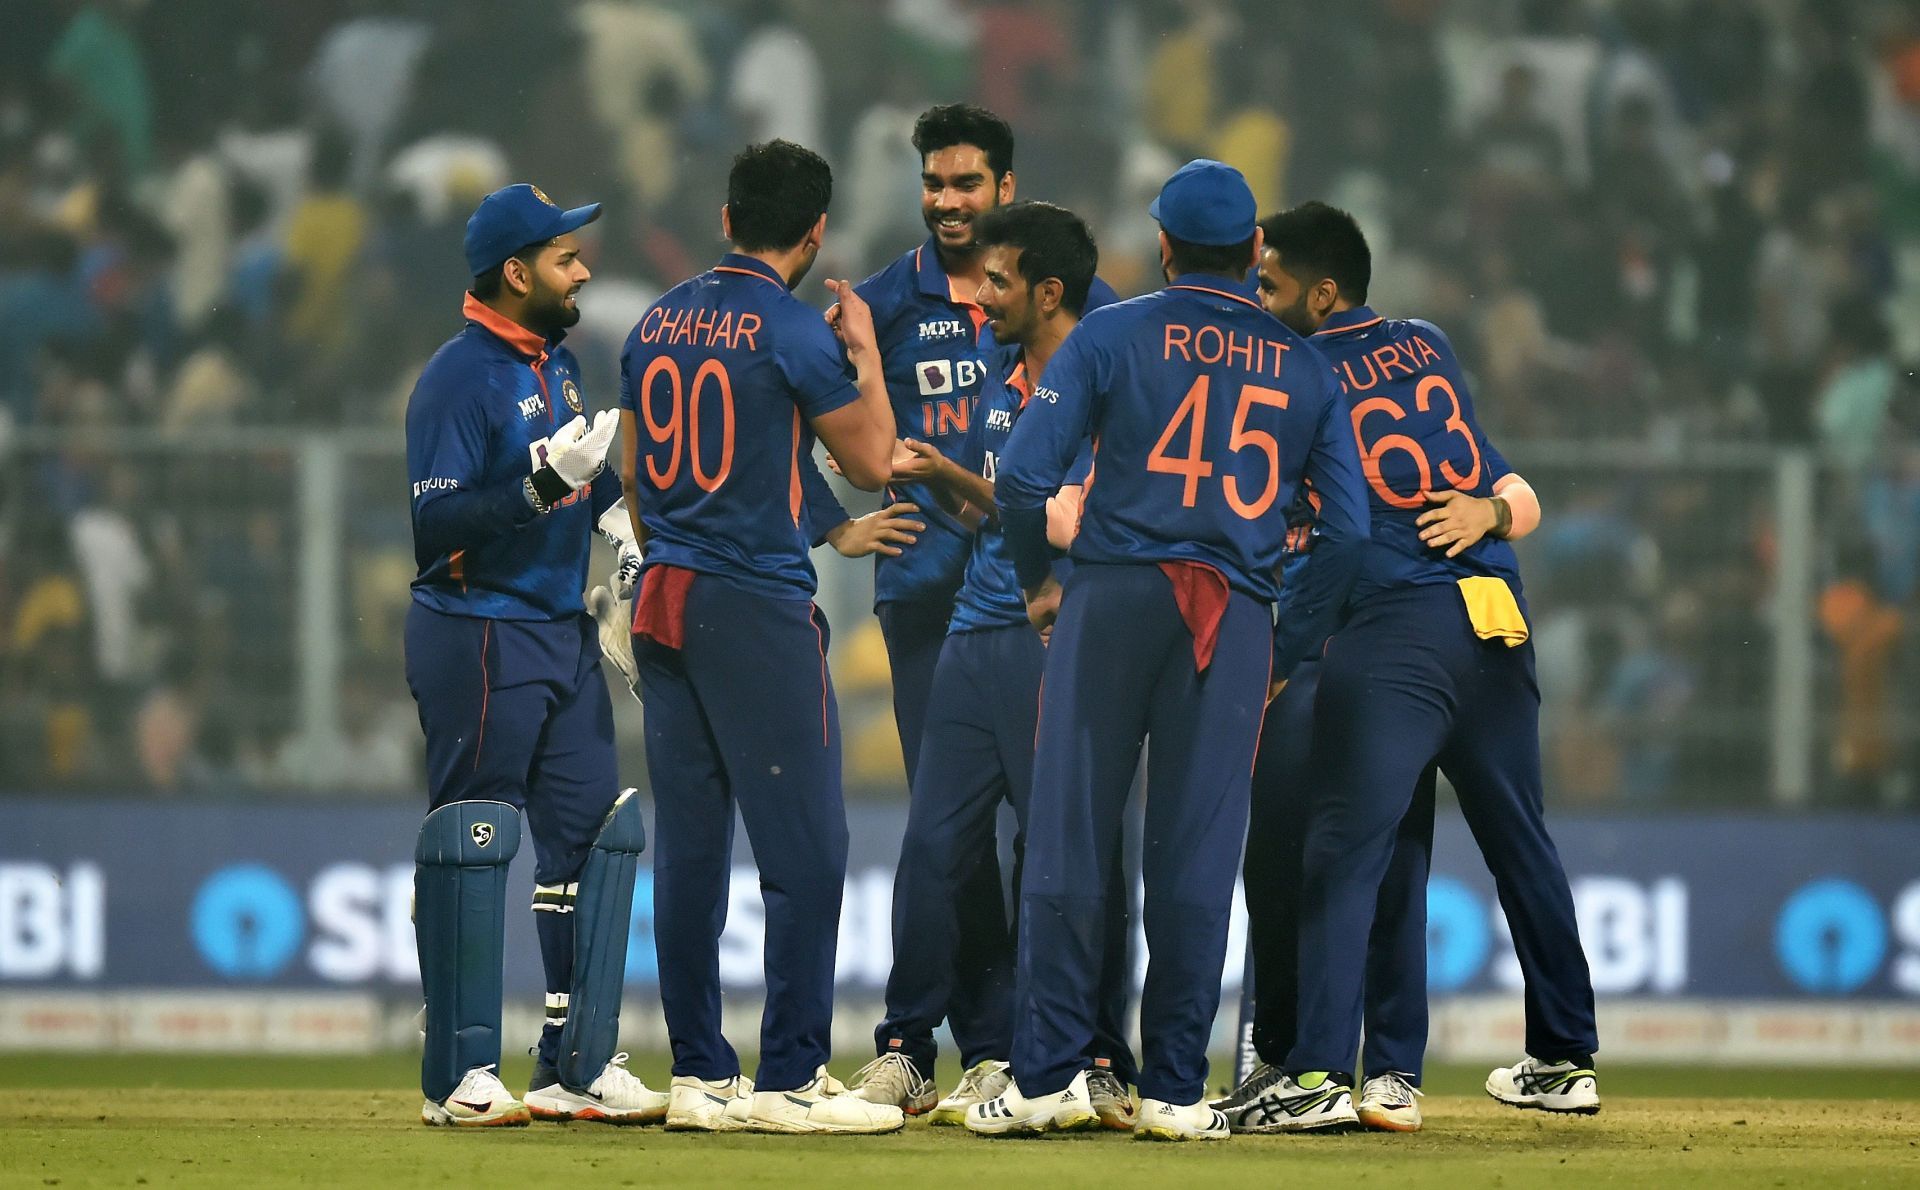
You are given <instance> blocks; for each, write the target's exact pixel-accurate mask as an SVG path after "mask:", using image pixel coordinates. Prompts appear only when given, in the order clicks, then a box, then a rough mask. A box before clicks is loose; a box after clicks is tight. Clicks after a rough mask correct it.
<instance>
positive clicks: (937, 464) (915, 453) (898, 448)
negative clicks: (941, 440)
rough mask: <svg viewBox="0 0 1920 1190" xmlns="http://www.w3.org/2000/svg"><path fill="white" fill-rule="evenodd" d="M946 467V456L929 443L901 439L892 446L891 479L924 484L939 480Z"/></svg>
mask: <svg viewBox="0 0 1920 1190" xmlns="http://www.w3.org/2000/svg"><path fill="white" fill-rule="evenodd" d="M947 466H948V463H947V456H945V455H943V454H941V453H940V448H939V447H937V446H935V445H933V444H932V443H931V442H921V441H918V440H917V439H913V438H902V439H900V441H898V442H896V443H894V446H893V477H894V479H896V480H900V481H901V482H905V483H924V482H926V481H928V480H933V479H938V478H940V474H941V472H942V471H944V470H945V469H946V467H947Z"/></svg>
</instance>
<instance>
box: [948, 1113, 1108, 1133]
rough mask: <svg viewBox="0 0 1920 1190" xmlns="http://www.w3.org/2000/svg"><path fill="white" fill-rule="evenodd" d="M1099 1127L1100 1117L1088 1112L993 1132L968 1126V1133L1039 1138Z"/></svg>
mask: <svg viewBox="0 0 1920 1190" xmlns="http://www.w3.org/2000/svg"><path fill="white" fill-rule="evenodd" d="M1099 1126H1100V1117H1099V1116H1096V1115H1094V1114H1093V1113H1092V1112H1087V1113H1086V1114H1085V1115H1073V1116H1068V1117H1066V1118H1065V1119H1047V1120H1042V1121H1040V1122H1039V1123H1037V1124H1034V1123H1018V1124H1007V1125H1005V1126H1004V1127H1001V1128H998V1129H991V1130H989V1129H985V1128H975V1127H973V1126H972V1125H971V1124H969V1125H967V1131H968V1132H971V1133H973V1134H974V1135H975V1136H1016V1137H1020V1136H1032V1137H1039V1136H1046V1135H1047V1134H1049V1133H1062V1134H1064V1133H1069V1132H1085V1131H1087V1130H1089V1129H1092V1128H1098V1127H1099Z"/></svg>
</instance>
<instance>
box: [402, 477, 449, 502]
mask: <svg viewBox="0 0 1920 1190" xmlns="http://www.w3.org/2000/svg"><path fill="white" fill-rule="evenodd" d="M459 488H460V481H459V480H457V479H423V480H420V481H419V482H418V483H416V484H414V485H413V498H414V499H415V500H418V499H419V498H420V497H422V496H424V495H426V494H427V493H428V492H453V491H458V490H459Z"/></svg>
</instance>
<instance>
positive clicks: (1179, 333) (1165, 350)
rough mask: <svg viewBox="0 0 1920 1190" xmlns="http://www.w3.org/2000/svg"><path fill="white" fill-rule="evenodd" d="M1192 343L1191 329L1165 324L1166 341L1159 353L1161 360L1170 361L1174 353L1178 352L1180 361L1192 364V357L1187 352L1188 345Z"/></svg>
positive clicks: (1174, 323) (1176, 324)
mask: <svg viewBox="0 0 1920 1190" xmlns="http://www.w3.org/2000/svg"><path fill="white" fill-rule="evenodd" d="M1192 341H1193V328H1192V327H1189V326H1181V325H1180V324H1179V323H1177V322H1170V323H1168V324H1167V340H1166V343H1165V344H1164V345H1163V347H1162V348H1161V352H1162V354H1161V358H1162V359H1169V360H1170V359H1172V358H1173V353H1174V351H1175V350H1178V351H1179V352H1180V358H1181V359H1183V360H1186V361H1187V362H1188V363H1192V362H1193V355H1192V353H1191V352H1189V351H1188V350H1187V347H1188V345H1189V344H1190V343H1192Z"/></svg>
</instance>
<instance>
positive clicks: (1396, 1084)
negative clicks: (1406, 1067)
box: [1360, 1070, 1426, 1104]
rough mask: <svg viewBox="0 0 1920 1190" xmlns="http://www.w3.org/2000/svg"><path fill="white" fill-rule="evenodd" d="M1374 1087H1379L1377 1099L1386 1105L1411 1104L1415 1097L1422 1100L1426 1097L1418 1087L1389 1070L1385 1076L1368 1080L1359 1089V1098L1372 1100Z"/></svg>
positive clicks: (1377, 1075) (1379, 1075)
mask: <svg viewBox="0 0 1920 1190" xmlns="http://www.w3.org/2000/svg"><path fill="white" fill-rule="evenodd" d="M1376 1085H1378V1086H1379V1087H1380V1094H1379V1098H1380V1099H1382V1100H1384V1101H1386V1102H1388V1103H1395V1104H1411V1103H1412V1102H1413V1098H1414V1096H1416V1095H1418V1096H1420V1097H1421V1098H1423V1099H1424V1098H1425V1097H1426V1093H1425V1092H1423V1091H1422V1090H1421V1089H1420V1088H1419V1087H1416V1086H1414V1085H1413V1084H1412V1083H1410V1082H1408V1081H1407V1080H1406V1079H1404V1078H1402V1077H1401V1076H1400V1075H1399V1074H1398V1073H1397V1072H1395V1071H1392V1070H1389V1071H1387V1072H1386V1073H1385V1074H1376V1075H1374V1076H1373V1077H1372V1078H1370V1079H1368V1080H1367V1084H1366V1086H1365V1087H1363V1088H1361V1091H1360V1098H1362V1099H1372V1098H1374V1097H1375V1093H1374V1087H1375V1086H1376Z"/></svg>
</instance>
